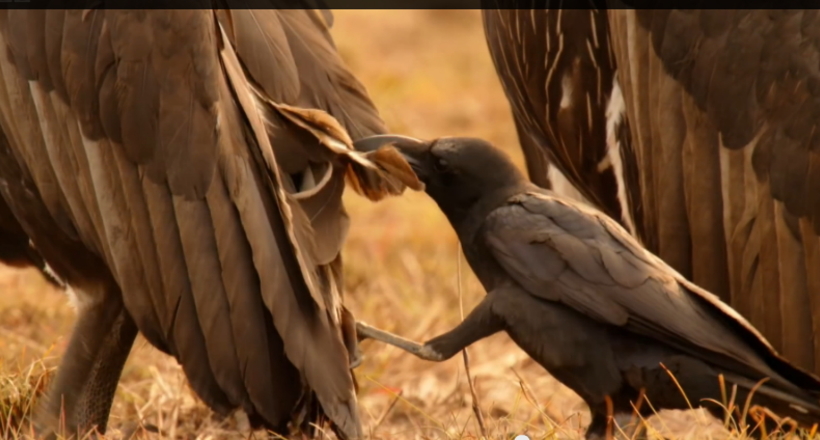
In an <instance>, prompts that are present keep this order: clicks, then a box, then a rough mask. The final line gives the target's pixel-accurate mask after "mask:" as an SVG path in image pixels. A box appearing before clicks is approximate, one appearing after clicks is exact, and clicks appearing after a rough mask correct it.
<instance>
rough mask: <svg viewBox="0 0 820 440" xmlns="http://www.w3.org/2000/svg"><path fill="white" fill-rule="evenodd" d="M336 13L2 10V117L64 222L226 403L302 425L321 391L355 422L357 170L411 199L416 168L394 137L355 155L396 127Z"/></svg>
mask: <svg viewBox="0 0 820 440" xmlns="http://www.w3.org/2000/svg"><path fill="white" fill-rule="evenodd" d="M323 17H324V16H322V15H321V14H319V13H317V12H315V11H306V10H288V11H277V10H272V9H271V10H258V11H248V10H236V11H233V10H220V11H218V12H217V11H212V10H176V11H113V10H88V11H80V10H68V11H65V10H39V11H23V10H10V11H2V12H0V38H2V40H3V41H2V42H1V43H0V46H2V47H4V48H6V52H7V54H8V56H6V57H4V58H3V59H2V60H0V76H1V77H0V125H2V129H3V131H4V133H5V134H6V136H7V137H8V140H9V146H10V148H9V149H10V152H9V154H8V157H11V158H13V159H14V160H15V162H14V164H13V165H14V166H13V167H11V168H14V171H17V172H18V174H21V175H24V176H28V180H29V181H30V183H32V184H33V185H34V187H35V188H34V189H35V191H29V192H30V193H36V194H37V195H38V197H39V198H40V199H41V203H42V205H43V206H44V207H45V210H46V211H47V214H49V216H50V217H51V219H52V220H53V222H52V223H54V224H56V225H57V226H56V227H57V228H59V230H60V231H61V232H62V236H64V237H69V238H71V239H72V240H74V244H78V245H80V246H82V247H84V248H85V249H87V250H88V251H90V252H91V253H92V254H94V255H96V256H98V257H99V258H100V259H101V261H102V262H104V263H105V265H106V266H107V267H108V268H109V270H110V272H111V274H112V275H113V277H114V279H115V280H116V281H117V283H118V284H119V286H120V287H121V289H122V294H123V298H124V301H125V304H126V307H127V309H128V311H129V313H130V314H131V315H132V316H133V318H134V320H135V322H136V323H137V325H138V326H139V329H140V330H141V332H142V333H143V334H144V335H145V336H146V337H147V338H148V339H149V340H150V341H151V342H152V343H154V344H155V345H157V346H158V347H161V348H163V349H164V350H166V351H168V352H170V353H171V354H173V355H174V356H176V357H177V359H178V360H179V361H180V363H181V364H182V366H183V369H184V370H185V372H186V375H187V377H188V378H189V380H190V382H191V384H192V386H193V388H194V389H195V390H196V392H197V393H198V394H199V395H200V396H201V397H202V398H203V399H204V400H205V401H206V402H207V403H208V404H209V405H211V406H212V407H213V408H214V409H216V410H217V411H223V412H224V411H226V410H228V409H230V408H231V407H237V406H241V407H243V408H244V409H245V410H247V411H248V412H249V413H251V414H252V415H254V416H258V417H261V418H262V419H263V420H264V421H266V422H267V423H268V424H269V425H270V426H274V427H282V426H283V425H284V424H285V423H287V422H288V421H290V420H291V419H292V418H293V417H294V416H295V412H296V411H297V409H298V408H299V405H298V403H299V402H303V403H304V402H310V401H311V400H312V399H311V398H310V396H311V395H312V393H313V392H315V395H316V397H317V398H318V401H319V403H320V404H321V407H322V409H323V410H324V412H325V413H326V414H327V415H328V416H329V417H330V418H331V419H332V420H333V421H334V422H335V423H336V425H337V426H338V427H339V428H340V430H341V432H342V433H343V434H345V435H346V436H350V437H355V436H358V435H360V434H361V432H360V426H359V421H358V415H357V410H356V399H355V393H354V386H353V378H352V376H351V373H350V371H349V360H348V353H347V349H346V347H345V344H344V340H347V339H349V338H350V335H347V334H343V332H344V330H343V326H342V324H341V321H342V318H341V316H342V313H343V307H342V301H341V288H342V287H341V271H340V264H341V260H340V258H339V250H340V248H341V246H342V242H343V239H344V237H345V233H346V228H347V222H348V220H347V217H346V215H345V213H344V210H343V207H342V204H341V193H342V190H343V188H344V181H345V177H348V180H349V181H352V182H354V183H355V187H356V188H357V189H359V190H361V191H362V192H363V193H364V194H366V195H368V196H369V197H371V198H379V197H382V196H384V195H385V194H391V193H393V194H395V193H397V192H400V191H401V190H402V189H403V183H402V179H397V178H394V177H392V176H390V175H388V173H387V172H386V170H399V171H401V170H404V171H407V170H409V168H407V165H406V164H405V163H403V162H402V161H401V159H400V157H399V156H398V154H397V153H396V152H395V151H393V150H389V149H388V150H381V151H379V152H376V153H372V154H370V155H369V156H365V155H360V154H358V153H355V152H353V151H352V147H351V142H350V138H349V137H348V135H347V133H346V132H345V129H347V130H349V132H350V133H351V134H352V135H353V136H354V137H358V136H363V135H368V134H374V133H380V132H382V131H383V130H384V127H383V124H382V122H381V120H380V119H379V117H378V113H377V111H376V109H375V108H374V107H373V105H372V103H371V102H370V100H369V99H368V97H367V95H366V93H365V91H364V89H363V88H362V86H361V85H360V84H359V83H358V82H357V81H356V80H355V79H354V78H353V77H352V76H351V75H350V73H349V72H348V71H347V70H346V69H345V67H344V66H343V64H342V62H341V60H340V59H339V57H338V54H336V52H335V50H334V47H333V43H332V41H331V40H330V37H329V33H328V29H327V21H326V20H324V19H323ZM291 106H299V107H291ZM302 107H308V108H309V109H305V108H302ZM320 110H324V111H327V112H329V113H330V115H332V116H335V117H337V118H338V122H337V121H336V119H334V118H333V117H332V116H329V115H328V114H327V113H324V112H322V111H320ZM340 124H341V125H340ZM6 163H11V162H8V161H7V162H6ZM402 165H403V166H404V167H402ZM8 169H9V168H8V167H6V169H4V170H2V172H0V174H4V173H6V172H7V170H8ZM402 178H403V180H404V181H405V182H409V183H410V184H411V185H416V184H417V182H415V181H414V180H413V176H412V173H410V174H407V173H404V174H402ZM8 184H9V185H15V184H17V183H16V182H8ZM16 193H17V194H22V193H25V191H17V192H16ZM7 194H8V192H5V193H4V196H7ZM7 199H11V200H10V204H11V205H12V206H11V209H12V210H13V211H14V212H15V213H22V214H25V212H26V209H27V205H26V201H25V200H24V199H23V198H17V199H15V198H14V197H8V196H7ZM17 217H18V218H20V217H21V215H17ZM22 217H25V216H22ZM22 226H23V227H24V229H27V232H28V233H29V235H30V236H32V237H35V236H39V237H42V238H43V241H46V240H47V238H48V236H47V235H43V234H42V231H38V230H37V225H35V224H33V223H29V224H23V225H22ZM38 232H39V235H38ZM36 242H37V240H36V239H35V244H37V243H36ZM39 247H40V246H39V245H38V248H39ZM62 249H63V250H65V249H66V248H65V247H64V248H62ZM56 250H57V252H56V253H52V255H56V254H58V253H59V250H60V248H57V249H56ZM55 258H56V259H60V258H58V257H55ZM62 258H63V259H65V256H62ZM69 258H70V257H69ZM68 265H69V266H70V265H71V264H68ZM101 269H102V268H101ZM301 414H302V415H304V414H306V413H305V412H302V413H301ZM296 416H297V418H298V415H296ZM296 421H297V422H300V421H301V422H308V421H310V420H305V419H300V420H296Z"/></svg>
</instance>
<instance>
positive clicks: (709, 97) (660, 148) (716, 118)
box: [609, 10, 820, 371]
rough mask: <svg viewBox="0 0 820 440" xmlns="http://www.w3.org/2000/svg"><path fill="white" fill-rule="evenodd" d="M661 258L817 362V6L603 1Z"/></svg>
mask: <svg viewBox="0 0 820 440" xmlns="http://www.w3.org/2000/svg"><path fill="white" fill-rule="evenodd" d="M609 20H610V30H611V36H612V44H613V51H614V52H615V54H616V59H617V62H618V71H619V72H618V75H619V79H620V83H621V86H622V88H623V93H624V97H625V101H626V109H627V114H628V119H629V121H630V125H631V128H632V134H633V136H632V139H633V143H634V148H635V151H636V157H637V160H638V166H639V167H640V169H641V170H642V171H643V170H655V171H654V172H655V173H657V178H655V179H642V183H643V185H644V186H643V187H642V188H641V194H642V196H643V198H644V200H643V205H644V208H645V213H644V216H645V219H646V222H647V229H648V231H649V232H648V233H649V234H650V235H655V236H656V237H657V238H656V240H655V241H654V242H655V243H656V245H657V247H652V248H650V249H652V250H653V251H655V252H656V253H657V254H658V255H659V256H660V257H662V258H663V259H664V260H666V261H667V262H668V263H670V264H671V265H672V266H673V267H675V268H676V269H678V271H679V272H681V273H682V274H683V275H684V276H686V277H687V278H688V279H691V280H693V281H694V282H695V283H698V284H700V285H702V286H704V287H705V288H707V289H709V290H710V291H712V292H715V293H716V294H718V295H720V296H721V297H722V298H723V299H724V300H726V301H727V302H729V303H730V304H731V305H732V306H733V307H734V308H735V309H737V310H738V311H739V312H740V313H742V314H743V315H744V316H746V317H748V318H749V320H750V321H751V322H752V324H754V325H755V326H756V327H757V328H759V329H760V330H761V331H762V332H763V334H765V335H766V336H767V337H768V339H769V340H770V341H772V343H773V344H774V346H775V347H777V348H778V349H779V350H780V351H781V352H782V353H783V354H784V355H785V356H786V357H788V358H789V359H792V360H794V361H796V362H797V363H798V364H799V365H801V366H803V367H804V368H807V369H811V370H814V371H817V367H818V366H820V339H818V338H820V296H818V293H820V270H818V268H820V241H818V232H820V132H818V130H816V126H817V121H818V118H820V64H818V57H820V13H818V11H816V10H811V11H801V10H788V11H761V10H738V11H716V10H715V11H712V10H709V11H677V10H664V11H650V10H640V11H627V10H611V11H610V12H609Z"/></svg>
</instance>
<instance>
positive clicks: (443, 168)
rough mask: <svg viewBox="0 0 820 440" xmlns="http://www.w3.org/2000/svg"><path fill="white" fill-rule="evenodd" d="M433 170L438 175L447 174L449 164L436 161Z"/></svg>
mask: <svg viewBox="0 0 820 440" xmlns="http://www.w3.org/2000/svg"><path fill="white" fill-rule="evenodd" d="M433 169H434V170H436V172H439V173H443V172H447V171H449V170H450V164H449V163H448V162H447V161H446V160H444V159H437V160H436V161H435V162H434V163H433Z"/></svg>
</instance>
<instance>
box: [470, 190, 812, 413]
mask: <svg viewBox="0 0 820 440" xmlns="http://www.w3.org/2000/svg"><path fill="white" fill-rule="evenodd" d="M484 238H485V240H486V243H487V245H488V246H489V248H490V251H491V253H492V254H493V256H494V257H495V259H496V261H498V263H499V264H500V265H501V266H502V267H503V268H504V270H505V271H506V272H507V273H508V274H509V275H510V277H512V279H513V280H514V281H515V282H516V283H518V284H519V285H520V286H522V287H523V288H524V289H526V290H527V291H528V292H529V293H530V294H532V295H534V296H536V297H539V298H543V299H546V300H549V301H556V302H561V303H563V304H565V305H567V306H569V307H571V308H573V309H575V310H577V311H579V312H581V313H583V314H584V315H586V316H589V317H590V318H591V319H594V320H597V321H599V322H603V323H606V324H610V325H613V326H619V327H623V328H624V329H626V330H628V331H630V332H633V333H637V334H641V335H643V336H646V337H650V338H653V339H655V340H658V341H660V342H661V343H664V344H667V345H669V346H671V347H674V348H676V349H678V350H681V351H683V352H685V353H689V354H691V355H692V356H695V357H698V358H700V359H702V360H704V361H706V362H708V363H711V364H714V365H718V366H720V367H722V369H724V371H727V372H733V373H736V374H740V375H743V376H744V377H747V378H752V379H755V378H757V379H762V378H764V377H770V378H771V380H772V384H773V385H774V386H775V387H778V388H780V389H781V390H782V391H787V392H792V393H797V394H800V393H801V392H802V391H801V389H803V390H804V391H806V392H808V393H810V395H814V396H820V389H819V388H818V387H817V383H818V382H817V380H816V379H815V378H814V377H812V376H811V375H810V374H808V373H805V372H803V371H802V370H799V369H797V368H795V367H793V366H791V365H790V364H789V363H788V362H787V361H785V360H783V359H782V358H781V357H780V356H779V355H778V354H777V353H776V352H775V351H774V350H773V349H772V348H771V346H770V345H769V343H768V342H767V341H766V340H765V339H764V338H763V337H762V336H761V335H760V334H759V333H758V332H757V330H755V329H754V327H752V326H751V325H750V324H749V323H748V322H747V321H746V320H745V319H744V318H743V317H741V316H740V315H739V314H738V313H737V312H735V311H734V310H733V309H732V308H730V307H728V306H727V305H725V304H724V303H722V302H721V301H720V300H719V299H718V298H717V297H716V296H715V295H713V294H711V293H709V292H706V291H704V290H702V289H700V288H698V287H697V286H695V285H693V284H691V283H689V282H687V281H686V280H685V279H683V278H682V277H681V276H680V275H679V274H678V273H677V272H675V271H674V270H673V269H672V268H670V267H669V266H668V265H667V264H666V263H664V262H663V261H662V260H660V259H659V258H658V257H656V256H654V255H652V254H651V253H649V252H648V251H646V250H645V249H644V248H643V247H642V246H640V244H639V243H638V242H637V241H636V239H635V238H634V237H632V236H631V235H630V234H629V233H628V232H627V231H626V230H625V229H623V228H622V227H621V226H620V225H618V224H617V223H616V222H615V221H614V220H612V219H610V218H609V217H607V216H606V215H604V214H602V213H600V212H598V211H596V210H594V209H592V208H588V207H585V206H582V205H580V204H577V203H572V204H570V203H569V202H567V201H564V200H562V199H560V198H557V197H554V196H551V195H546V194H540V193H527V194H522V195H520V196H516V197H514V198H513V199H511V200H510V201H509V202H508V203H507V204H506V205H504V206H502V207H501V208H499V209H497V210H496V211H494V212H493V213H492V214H491V215H490V216H489V217H488V219H487V223H486V224H485V229H484ZM784 377H787V378H788V380H789V381H790V382H791V383H790V382H789V381H786V380H784V379H783V378H784ZM792 383H794V384H798V385H799V386H800V388H795V387H794V385H792ZM819 403H820V402H818V401H817V400H816V398H815V399H814V400H812V405H813V407H817V408H818V409H820V406H818V404H819Z"/></svg>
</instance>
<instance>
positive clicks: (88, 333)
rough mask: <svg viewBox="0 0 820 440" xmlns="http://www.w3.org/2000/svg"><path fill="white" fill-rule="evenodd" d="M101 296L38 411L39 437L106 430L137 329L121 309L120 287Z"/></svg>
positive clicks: (83, 316)
mask: <svg viewBox="0 0 820 440" xmlns="http://www.w3.org/2000/svg"><path fill="white" fill-rule="evenodd" d="M98 294H99V293H98ZM100 296H101V297H102V298H98V297H96V298H92V299H93V300H94V301H93V302H91V304H90V305H87V306H86V307H84V308H83V309H81V311H80V314H79V317H78V320H77V324H76V326H75V328H74V332H73V333H72V335H71V340H70V342H69V344H68V348H67V349H66V351H65V353H64V354H63V359H62V361H61V362H60V367H59V368H58V370H57V377H56V378H55V380H54V382H53V383H52V384H51V386H50V389H49V391H48V394H47V396H46V398H45V403H44V404H43V405H42V406H41V407H40V408H38V409H37V411H36V412H35V415H34V426H35V431H36V433H37V437H38V438H49V439H50V438H55V437H56V435H57V434H61V435H70V434H74V433H87V432H91V431H94V430H96V431H97V432H99V433H105V430H106V426H107V424H108V414H109V411H110V410H111V403H112V402H113V400H114V392H115V391H116V389H117V383H118V382H119V378H120V374H121V372H122V368H123V366H124V365H125V360H126V359H127V358H128V354H129V353H130V351H131V346H132V345H133V343H134V340H135V339H136V336H137V327H136V324H135V323H134V321H133V320H132V319H131V317H130V316H129V315H128V312H127V311H126V310H125V308H124V307H123V304H122V300H121V298H120V295H119V291H118V290H115V289H108V291H106V292H104V293H102V294H100Z"/></svg>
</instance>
